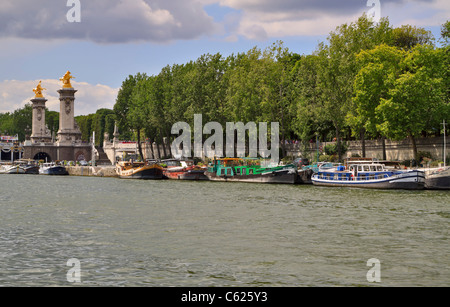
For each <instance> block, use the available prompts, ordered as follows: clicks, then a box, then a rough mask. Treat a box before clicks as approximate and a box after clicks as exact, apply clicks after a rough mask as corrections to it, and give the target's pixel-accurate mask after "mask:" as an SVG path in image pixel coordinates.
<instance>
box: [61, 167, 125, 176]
mask: <svg viewBox="0 0 450 307" xmlns="http://www.w3.org/2000/svg"><path fill="white" fill-rule="evenodd" d="M66 169H67V171H68V172H69V175H71V176H92V177H117V173H116V170H115V167H114V166H66Z"/></svg>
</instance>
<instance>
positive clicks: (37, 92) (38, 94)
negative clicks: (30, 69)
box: [33, 81, 46, 98]
mask: <svg viewBox="0 0 450 307" xmlns="http://www.w3.org/2000/svg"><path fill="white" fill-rule="evenodd" d="M41 82H42V81H39V84H38V85H37V86H36V88H34V89H33V92H34V94H35V98H44V95H42V91H44V90H46V88H43V87H42V85H41Z"/></svg>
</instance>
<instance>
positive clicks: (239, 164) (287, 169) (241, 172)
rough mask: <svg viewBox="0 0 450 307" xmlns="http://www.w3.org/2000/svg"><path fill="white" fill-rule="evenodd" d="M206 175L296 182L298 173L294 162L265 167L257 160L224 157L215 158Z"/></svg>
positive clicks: (260, 180)
mask: <svg viewBox="0 0 450 307" xmlns="http://www.w3.org/2000/svg"><path fill="white" fill-rule="evenodd" d="M205 175H206V176H207V177H208V178H209V180H212V181H236V182H252V183H289V184H294V183H296V181H297V175H298V174H297V167H296V166H295V165H293V164H289V165H283V166H275V167H263V166H261V165H260V164H259V162H258V161H257V160H251V159H241V158H223V159H214V161H213V163H212V165H210V166H209V167H208V170H207V171H206V172H205Z"/></svg>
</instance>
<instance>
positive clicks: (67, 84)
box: [59, 71, 75, 88]
mask: <svg viewBox="0 0 450 307" xmlns="http://www.w3.org/2000/svg"><path fill="white" fill-rule="evenodd" d="M70 79H75V77H73V76H72V75H71V74H70V71H67V72H66V74H65V75H64V77H62V78H61V79H59V80H60V81H62V82H63V88H72V84H70Z"/></svg>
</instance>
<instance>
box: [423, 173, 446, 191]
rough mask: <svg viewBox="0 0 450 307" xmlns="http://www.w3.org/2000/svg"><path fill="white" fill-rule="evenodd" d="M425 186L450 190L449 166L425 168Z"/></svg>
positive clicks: (430, 188)
mask: <svg viewBox="0 0 450 307" xmlns="http://www.w3.org/2000/svg"><path fill="white" fill-rule="evenodd" d="M425 188H426V189H428V190H450V167H442V168H436V169H428V170H425Z"/></svg>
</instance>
